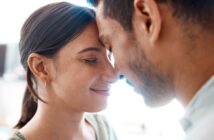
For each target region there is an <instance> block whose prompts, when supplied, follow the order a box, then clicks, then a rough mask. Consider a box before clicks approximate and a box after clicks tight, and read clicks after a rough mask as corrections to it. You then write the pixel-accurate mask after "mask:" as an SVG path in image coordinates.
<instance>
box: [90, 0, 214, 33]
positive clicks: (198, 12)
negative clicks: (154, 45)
mask: <svg viewBox="0 0 214 140" xmlns="http://www.w3.org/2000/svg"><path fill="white" fill-rule="evenodd" d="M87 1H88V2H89V3H91V4H92V5H94V6H96V5H97V4H98V3H99V1H103V7H104V8H103V14H104V16H105V17H111V18H113V19H115V20H117V21H118V22H119V23H120V24H121V25H122V26H123V28H124V29H126V30H129V31H130V30H131V29H132V15H133V11H134V5H133V2H134V0H87ZM156 1H157V2H161V3H168V4H170V5H171V6H172V8H173V9H174V11H173V15H174V16H175V17H178V18H180V19H183V21H190V22H192V23H196V24H198V25H200V26H201V27H202V28H203V29H208V30H212V31H213V32H214V0H156Z"/></svg>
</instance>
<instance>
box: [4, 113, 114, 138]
mask: <svg viewBox="0 0 214 140" xmlns="http://www.w3.org/2000/svg"><path fill="white" fill-rule="evenodd" d="M85 119H86V121H88V122H89V123H90V124H91V125H92V127H93V128H94V130H95V134H96V140H118V139H117V137H116V135H115V132H114V130H113V129H112V127H111V126H110V125H109V123H108V121H107V120H106V118H105V117H104V116H101V115H98V114H88V115H86V118H85ZM8 140H27V139H26V138H25V137H24V136H23V135H22V134H21V133H20V132H19V131H18V130H15V131H14V133H13V134H12V136H11V137H10V138H9V139H8Z"/></svg>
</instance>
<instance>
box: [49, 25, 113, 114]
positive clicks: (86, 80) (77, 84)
mask: <svg viewBox="0 0 214 140" xmlns="http://www.w3.org/2000/svg"><path fill="white" fill-rule="evenodd" d="M108 55H109V52H108V51H107V50H106V49H105V48H104V47H103V46H102V45H101V44H100V42H99V40H98V29H97V27H96V24H90V25H89V26H88V27H87V28H86V29H85V30H84V31H83V33H81V34H80V35H79V36H78V37H77V38H76V39H74V40H72V41H70V42H69V43H68V44H66V45H65V46H64V47H63V48H62V49H61V50H60V51H59V53H58V54H57V56H56V57H55V58H53V59H52V60H51V63H52V64H51V70H50V71H51V77H52V78H51V82H50V83H49V84H50V85H49V89H50V91H49V92H50V93H51V94H50V96H51V99H53V100H52V101H54V104H55V105H59V106H63V108H67V107H68V109H72V110H74V111H81V112H97V111H100V110H102V109H104V108H105V107H106V102H107V98H108V96H109V89H110V85H111V84H112V83H113V82H115V80H116V72H115V70H114V68H113V67H112V65H111V63H110V61H109V58H108Z"/></svg>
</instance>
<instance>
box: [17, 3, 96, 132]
mask: <svg viewBox="0 0 214 140" xmlns="http://www.w3.org/2000/svg"><path fill="white" fill-rule="evenodd" d="M92 22H95V14H94V11H92V10H91V9H88V8H85V7H79V6H76V5H72V4H70V3H67V2H60V3H53V4H49V5H46V6H44V7H41V8H40V9H38V10H36V11H35V12H34V13H33V14H32V15H31V16H30V17H29V18H28V19H27V20H26V22H25V23H24V25H23V27H22V30H21V39H20V42H19V51H20V55H21V64H22V65H23V67H24V69H25V70H26V73H27V74H26V75H27V88H26V91H25V95H24V99H23V104H22V114H21V118H20V120H19V121H18V123H17V124H16V126H15V128H22V127H23V126H24V125H25V124H26V123H28V121H29V120H31V118H32V117H33V116H34V114H35V113H36V110H37V100H38V99H39V100H41V101H43V100H42V99H41V98H40V97H39V96H38V94H37V93H36V90H35V89H36V87H37V83H36V79H35V77H34V76H33V74H32V72H31V71H30V69H29V67H28V63H27V59H28V56H29V55H30V54H31V53H38V54H40V55H43V56H46V57H49V58H51V57H54V56H55V55H56V54H57V53H58V52H59V50H60V49H61V48H62V47H63V46H64V45H65V44H67V43H68V42H69V41H71V40H73V39H75V38H76V37H78V36H79V35H80V34H81V33H82V32H83V31H84V29H85V28H86V27H87V26H88V25H89V24H90V23H92ZM43 102H44V101H43Z"/></svg>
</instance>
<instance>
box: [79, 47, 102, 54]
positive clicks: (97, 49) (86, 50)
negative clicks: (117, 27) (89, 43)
mask: <svg viewBox="0 0 214 140" xmlns="http://www.w3.org/2000/svg"><path fill="white" fill-rule="evenodd" d="M88 51H95V52H100V51H101V49H100V48H97V47H90V48H86V49H83V50H81V51H80V52H79V53H84V52H88Z"/></svg>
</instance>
